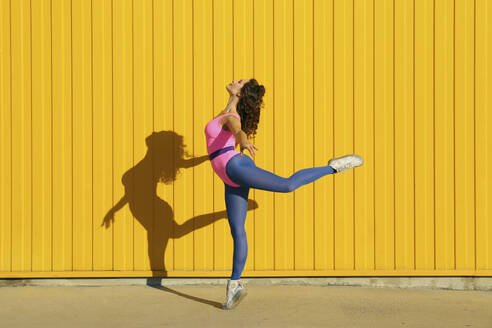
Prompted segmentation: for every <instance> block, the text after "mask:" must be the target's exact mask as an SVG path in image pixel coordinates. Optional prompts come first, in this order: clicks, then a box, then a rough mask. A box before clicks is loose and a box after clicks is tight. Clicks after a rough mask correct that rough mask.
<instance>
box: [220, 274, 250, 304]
mask: <svg viewBox="0 0 492 328" xmlns="http://www.w3.org/2000/svg"><path fill="white" fill-rule="evenodd" d="M247 294H248V293H247V292H246V289H245V288H244V286H243V283H242V281H239V280H230V279H229V280H228V282H227V291H226V297H227V299H226V302H225V304H223V305H222V309H223V310H231V309H233V308H235V307H236V306H237V305H238V304H239V302H241V300H242V299H243V298H244V297H245V296H246V295H247Z"/></svg>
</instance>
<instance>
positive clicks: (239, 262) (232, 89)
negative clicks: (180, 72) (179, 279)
mask: <svg viewBox="0 0 492 328" xmlns="http://www.w3.org/2000/svg"><path fill="white" fill-rule="evenodd" d="M226 89H227V91H228V92H229V95H230V97H229V102H228V104H227V107H226V108H225V109H224V110H223V111H222V112H221V113H220V114H219V115H218V116H216V117H215V118H214V119H212V120H211V121H210V122H208V123H207V125H206V126H205V136H206V139H207V152H208V155H209V158H210V162H211V164H212V167H213V169H214V171H215V173H216V174H217V175H218V176H219V177H220V178H221V179H222V181H223V182H224V185H225V203H226V209H227V216H228V220H229V225H230V228H231V234H232V238H233V240H234V255H233V269H232V275H231V278H230V279H229V280H228V282H227V291H226V297H227V300H226V303H225V304H224V305H223V309H232V308H234V307H235V306H236V305H237V304H239V302H240V301H241V300H242V299H243V298H244V296H246V290H245V288H244V286H243V284H242V282H240V281H239V279H240V277H241V273H242V271H243V268H244V265H245V263H246V257H247V254H248V243H247V239H246V230H245V229H244V223H245V220H246V212H247V206H248V194H249V189H250V188H255V189H261V190H268V191H274V192H284V193H285V192H292V191H294V190H296V189H297V188H299V187H300V186H303V185H305V184H307V183H310V182H313V181H315V180H317V179H319V178H321V177H323V176H325V175H327V174H333V173H338V172H342V171H343V170H346V169H348V168H352V167H357V166H360V165H362V163H363V160H362V158H361V157H360V156H357V155H347V156H343V157H339V158H334V159H331V160H330V161H329V162H328V164H327V165H326V166H321V167H313V168H306V169H302V170H299V171H297V172H295V173H294V174H293V175H291V176H290V177H288V178H284V177H281V176H278V175H276V174H274V173H272V172H269V171H265V170H263V169H261V168H259V167H257V166H256V165H255V162H254V161H253V160H252V159H251V157H249V156H248V155H247V154H243V151H244V150H245V149H247V150H249V152H250V153H251V155H252V156H253V158H254V156H255V153H256V150H258V147H256V146H255V145H253V144H251V143H249V142H248V137H249V136H250V135H254V134H255V133H256V129H257V126H258V122H259V118H260V108H261V107H262V104H263V101H262V98H263V95H264V94H265V87H264V86H262V85H259V84H258V82H257V81H256V80H255V79H250V80H247V79H244V80H241V81H233V82H232V83H230V84H228V85H227V86H226ZM237 144H239V146H240V152H238V151H236V150H234V148H235V146H236V145H237Z"/></svg>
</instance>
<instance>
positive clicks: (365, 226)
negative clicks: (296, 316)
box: [316, 0, 375, 270]
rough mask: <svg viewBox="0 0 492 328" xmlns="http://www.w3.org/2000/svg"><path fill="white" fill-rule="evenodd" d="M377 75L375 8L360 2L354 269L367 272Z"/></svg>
mask: <svg viewBox="0 0 492 328" xmlns="http://www.w3.org/2000/svg"><path fill="white" fill-rule="evenodd" d="M374 73H375V72H374V7H373V5H372V3H371V2H369V1H365V0H358V1H354V129H355V130H354V152H355V153H357V154H359V155H360V156H362V157H363V158H364V165H363V166H361V167H359V168H358V170H357V171H355V172H354V179H355V187H354V188H355V189H354V211H355V217H354V229H355V230H354V247H355V258H354V267H355V269H365V270H373V269H374V171H375V165H374V83H373V82H374V76H375V75H374ZM324 133H326V132H324ZM320 137H321V136H320ZM316 152H318V149H316ZM330 155H331V154H330ZM327 157H328V156H327ZM316 206H318V205H316Z"/></svg>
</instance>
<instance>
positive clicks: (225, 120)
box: [219, 112, 240, 131]
mask: <svg viewBox="0 0 492 328" xmlns="http://www.w3.org/2000/svg"><path fill="white" fill-rule="evenodd" d="M224 114H236V113H231V112H229V113H224ZM230 122H240V121H239V119H238V118H237V117H236V116H234V115H224V117H222V118H221V119H220V121H219V124H220V125H221V126H222V128H223V129H224V130H226V131H230V130H229V128H228V125H229V123H230ZM239 124H240V123H239Z"/></svg>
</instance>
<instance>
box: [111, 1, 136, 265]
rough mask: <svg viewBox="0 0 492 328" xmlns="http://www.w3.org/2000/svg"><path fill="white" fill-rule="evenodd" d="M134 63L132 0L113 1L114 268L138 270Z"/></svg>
mask: <svg viewBox="0 0 492 328" xmlns="http://www.w3.org/2000/svg"><path fill="white" fill-rule="evenodd" d="M133 63H134V61H133V7H132V0H126V1H113V195H114V203H115V205H114V208H113V210H112V212H113V213H109V214H110V216H111V215H114V222H112V227H113V238H114V240H113V270H134V246H133V245H134V219H133V216H132V213H131V209H133V208H135V206H138V204H137V199H136V197H137V195H136V194H135V185H134V184H135V183H134V175H135V174H134V173H135V170H134V169H133V166H134V164H135V162H134V158H133V148H134V139H133V121H134V120H133V118H134V110H133V105H134V101H133V87H134V84H133ZM110 223H111V222H110Z"/></svg>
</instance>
